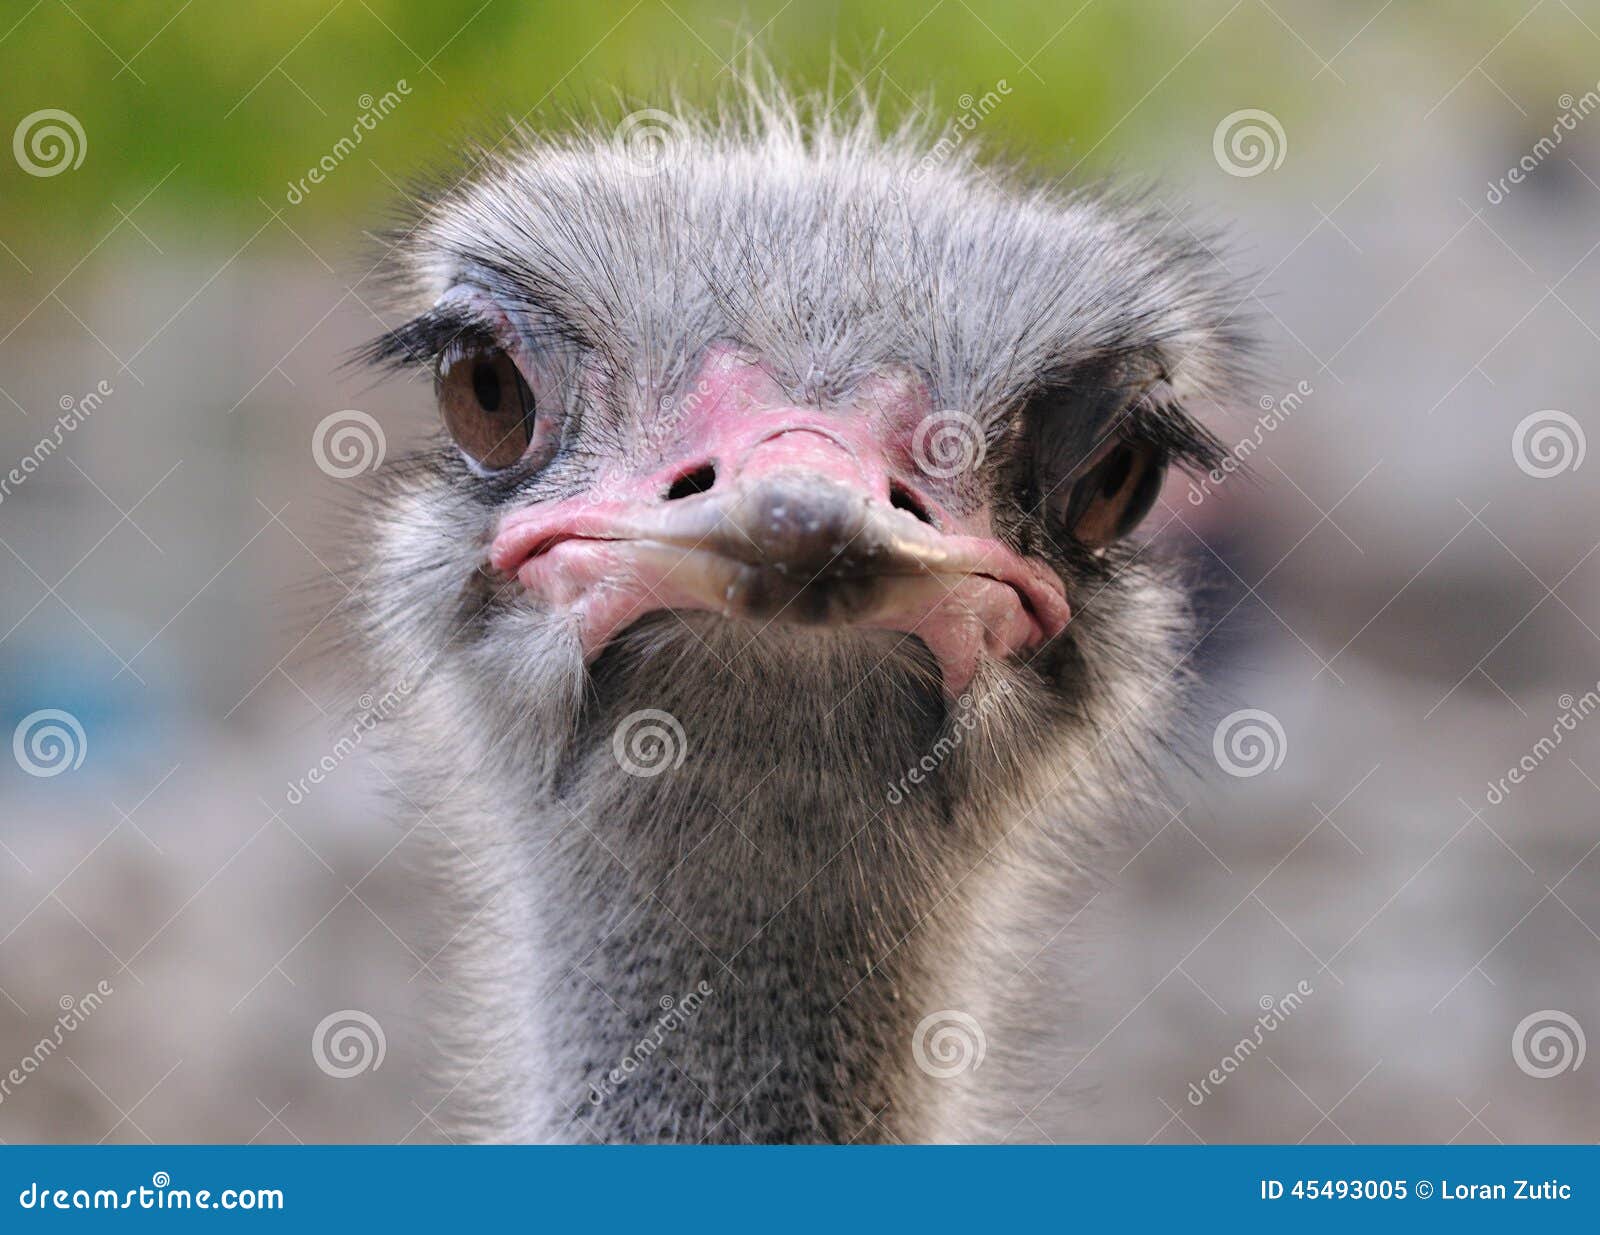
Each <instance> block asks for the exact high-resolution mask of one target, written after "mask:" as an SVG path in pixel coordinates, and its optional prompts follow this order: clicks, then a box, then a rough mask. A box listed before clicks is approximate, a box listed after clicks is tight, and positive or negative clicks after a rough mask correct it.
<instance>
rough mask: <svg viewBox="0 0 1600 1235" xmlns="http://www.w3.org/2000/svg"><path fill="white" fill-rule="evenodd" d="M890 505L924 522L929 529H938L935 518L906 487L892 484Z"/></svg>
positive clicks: (890, 487)
mask: <svg viewBox="0 0 1600 1235" xmlns="http://www.w3.org/2000/svg"><path fill="white" fill-rule="evenodd" d="M889 505H891V506H893V507H894V508H895V509H896V510H903V511H905V512H906V513H907V514H909V515H912V516H913V517H915V518H917V519H920V520H922V522H924V523H926V524H927V525H928V526H929V527H936V526H938V525H937V524H935V523H934V521H933V516H932V515H930V514H929V513H928V510H927V507H925V506H924V505H923V504H922V503H921V502H919V501H917V499H916V497H915V496H914V495H913V494H912V492H911V491H910V490H909V489H907V488H906V487H905V486H904V485H898V484H892V485H890V486H889Z"/></svg>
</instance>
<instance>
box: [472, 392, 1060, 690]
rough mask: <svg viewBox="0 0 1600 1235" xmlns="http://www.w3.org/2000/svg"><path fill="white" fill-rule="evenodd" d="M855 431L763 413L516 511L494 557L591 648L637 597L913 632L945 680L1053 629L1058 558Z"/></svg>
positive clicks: (953, 686)
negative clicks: (926, 483) (630, 480)
mask: <svg viewBox="0 0 1600 1235" xmlns="http://www.w3.org/2000/svg"><path fill="white" fill-rule="evenodd" d="M863 436H864V435H861V434H857V435H856V438H857V440H852V437H851V435H850V434H849V433H848V431H847V430H846V429H843V428H841V427H840V426H839V425H837V424H824V423H819V422H813V421H808V420H805V419H799V418H797V417H785V418H784V419H783V421H782V422H781V423H779V424H778V425H776V426H775V425H774V423H773V417H772V416H771V415H767V416H764V417H762V418H760V419H759V420H758V421H756V422H754V428H753V429H751V430H747V432H746V434H745V435H744V436H743V438H741V437H739V436H738V435H730V437H729V438H728V439H725V440H724V441H722V442H721V443H719V445H720V447H721V448H720V449H718V450H716V451H715V453H714V455H712V456H710V457H707V458H701V459H696V460H693V461H692V462H691V464H690V465H689V466H687V467H679V468H676V469H673V471H672V472H671V473H669V474H662V475H658V476H656V477H654V478H652V479H651V480H650V482H649V483H647V484H644V485H641V486H639V487H638V488H637V489H636V490H635V492H634V494H633V495H632V496H630V497H625V498H622V499H620V500H619V499H611V500H603V499H601V500H596V499H589V498H578V499H572V500H568V501H564V502H558V503H546V504H540V505H535V506H530V507H526V508H524V509H522V510H518V511H514V512H512V513H511V514H510V515H508V516H506V517H505V518H504V519H503V520H502V522H501V524H500V527H499V529H498V532H497V534H496V536H495V538H494V541H493V544H492V545H491V548H490V554H489V559H490V564H491V565H492V566H494V567H495V568H496V569H498V570H500V571H502V572H503V573H505V574H506V575H515V576H516V577H517V578H518V579H519V580H520V581H521V583H522V585H523V587H524V588H525V589H526V590H527V592H528V593H529V594H530V595H531V596H533V597H535V598H537V599H538V600H540V601H542V602H544V603H545V604H546V605H548V606H550V607H551V608H554V609H557V610H561V611H564V612H568V613H570V614H571V615H572V616H573V617H574V618H575V619H576V621H577V625H578V632H579V635H580V638H581V639H582V641H583V645H584V650H585V653H586V654H587V655H589V656H590V657H592V656H594V655H597V654H598V653H599V651H600V650H601V649H603V648H604V646H605V645H606V644H607V643H609V642H610V641H611V639H612V638H614V637H615V635H616V634H617V633H618V632H619V631H621V630H622V629H623V628H624V627H625V626H627V625H629V624H630V623H632V622H633V621H635V620H637V619H638V618H639V617H641V616H643V615H645V614H647V613H651V612H657V611H662V610H701V611H711V612H716V613H720V614H722V615H724V616H726V617H729V618H744V619H748V620H753V621H757V622H761V623H769V622H776V621H781V622H789V623H798V624H803V625H813V626H816V625H822V626H857V627H867V628H872V629H879V630H888V631H899V632H901V633H903V634H906V635H912V636H915V637H916V638H919V639H921V640H922V641H923V642H924V643H925V644H927V646H928V647H929V649H930V650H931V651H932V652H933V654H934V656H935V657H936V658H937V660H938V661H939V664H940V667H941V669H942V671H943V675H944V682H945V686H946V689H947V690H948V691H949V692H950V693H952V694H956V693H959V692H960V691H961V690H962V689H963V688H964V687H965V686H966V684H967V683H968V682H969V681H970V680H971V678H972V675H973V673H974V672H975V671H976V668H977V664H978V661H979V660H980V658H981V657H983V656H985V655H989V656H996V657H1005V656H1010V655H1012V654H1015V653H1018V652H1023V651H1027V650H1030V649H1032V648H1036V647H1038V646H1039V645H1040V644H1042V643H1044V642H1046V641H1047V640H1049V639H1051V638H1053V637H1054V636H1055V635H1057V634H1058V633H1060V631H1061V629H1062V628H1063V627H1064V626H1065V625H1066V622H1067V619H1068V617H1069V610H1068V606H1067V602H1066V598H1065V593H1064V589H1063V587H1062V584H1061V581H1060V579H1059V578H1058V577H1057V576H1056V574H1055V573H1054V572H1053V571H1052V570H1051V569H1050V568H1049V567H1048V566H1046V565H1045V564H1044V563H1043V562H1041V561H1039V560H1037V559H1030V558H1023V557H1021V556H1019V555H1018V554H1017V553H1015V552H1014V551H1012V550H1011V549H1010V548H1008V547H1007V546H1006V545H1004V544H1002V543H1001V542H1000V541H999V540H998V539H996V538H994V537H993V536H992V535H974V534H962V533H961V531H960V530H958V529H957V528H955V527H953V526H952V525H953V524H955V523H956V522H957V521H956V520H954V519H952V518H950V517H949V516H948V515H945V514H943V513H942V512H941V513H940V514H935V513H933V512H935V511H936V510H938V508H937V507H936V506H935V504H934V502H933V501H932V500H931V498H929V497H928V496H926V495H925V494H921V493H916V492H915V491H914V490H913V489H912V487H911V485H910V484H909V482H908V481H904V480H893V479H891V478H890V475H889V471H888V468H887V467H886V466H884V464H883V463H882V461H881V460H880V458H879V455H878V453H877V452H876V451H875V450H873V449H870V448H869V447H870V443H867V442H865V441H862V440H860V438H861V437H863ZM669 475H670V476H671V477H674V478H676V483H674V482H673V480H670V479H668V476H669ZM685 477H689V478H692V479H693V480H694V483H693V484H690V485H686V484H684V483H683V482H684V478H685ZM686 488H688V489H691V490H698V491H696V492H691V493H689V494H688V495H683V490H684V489H686ZM935 519H937V520H938V522H939V523H940V524H941V525H943V527H949V528H950V530H949V531H946V530H942V528H941V527H936V526H935V525H934V521H935Z"/></svg>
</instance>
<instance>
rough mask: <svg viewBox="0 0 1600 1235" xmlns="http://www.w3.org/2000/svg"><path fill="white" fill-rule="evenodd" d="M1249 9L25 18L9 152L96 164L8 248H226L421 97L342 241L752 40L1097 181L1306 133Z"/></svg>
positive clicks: (402, 8)
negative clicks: (1227, 115)
mask: <svg viewBox="0 0 1600 1235" xmlns="http://www.w3.org/2000/svg"><path fill="white" fill-rule="evenodd" d="M1278 2H1279V3H1281V4H1283V5H1284V6H1285V9H1286V11H1287V12H1289V13H1291V14H1293V15H1295V18H1296V21H1297V23H1315V22H1316V20H1317V16H1318V13H1317V11H1318V10H1322V9H1324V8H1325V7H1326V6H1324V5H1323V4H1322V3H1310V2H1308V0H1299V2H1298V3H1296V2H1295V0H1278ZM1257 6H1258V0H1247V3H1246V5H1245V9H1244V10H1243V11H1241V10H1240V9H1239V7H1238V6H1237V5H1235V4H1234V3H1233V2H1232V0H1202V2H1197V3H1179V2H1176V0H1173V2H1162V3H1154V2H1150V3H1129V2H1117V0H1089V2H1088V3H1083V2H1082V0H1065V2H1061V3H1046V2H1042V0H1040V2H1031V0H1009V2H1007V3H1000V4H994V3H984V2H983V0H942V2H940V3H934V4H930V3H929V2H928V0H871V2H870V3H863V2H859V0H821V2H816V0H792V2H791V3H783V2H782V0H744V2H742V3H729V2H727V0H639V2H638V3H634V2H633V0H621V2H612V0H608V2H604V3H555V2H553V0H448V2H445V0H272V2H265V0H251V2H237V3H229V2H226V0H190V2H189V3H184V0H8V4H7V6H6V13H5V15H3V16H0V64H3V66H4V73H3V80H0V104H3V105H4V106H3V111H0V128H3V132H4V133H6V134H9V133H11V132H12V130H13V129H14V127H15V126H16V124H17V123H18V121H19V120H20V119H21V117H23V116H24V115H27V114H29V113H31V112H33V111H36V110H38V109H41V108H62V109H65V110H67V111H69V112H71V113H72V114H73V115H74V116H75V117H77V118H78V120H79V121H80V122H81V123H82V125H83V127H84V130H85V132H86V134H87V137H88V151H87V158H86V161H85V166H84V167H83V168H82V169H80V170H79V171H78V172H76V173H74V174H73V175H71V176H62V177H52V178H34V177H29V176H27V175H24V174H21V173H20V172H19V171H18V169H17V168H16V166H15V163H14V161H12V160H9V159H7V160H4V161H3V165H0V233H3V235H4V238H5V239H6V240H7V242H8V243H9V244H10V245H11V247H12V248H13V249H18V250H21V251H25V252H44V251H57V250H61V249H64V250H66V251H75V252H78V253H81V252H82V250H83V248H84V246H85V240H86V238H87V239H88V241H89V242H91V243H92V240H93V239H94V238H96V237H98V236H99V235H100V234H101V233H103V232H104V231H106V230H108V229H109V228H110V227H111V226H112V225H113V224H115V223H116V222H117V220H118V218H119V215H118V210H119V209H121V210H132V209H133V208H134V207H135V204H136V203H138V202H140V200H141V199H142V198H144V197H145V196H146V194H148V193H150V191H151V190H152V189H153V188H154V187H155V186H157V185H160V189H159V192H158V193H157V194H155V195H153V198H152V201H151V204H150V206H149V207H147V209H151V210H154V211H158V212H164V213H166V214H168V215H171V214H172V213H175V212H176V213H178V214H179V215H180V217H181V219H182V221H183V223H184V225H185V226H186V227H188V228H190V229H191V231H192V233H193V235H194V236H195V238H197V239H198V238H201V237H203V236H204V234H205V233H206V232H207V231H208V230H213V229H214V230H216V231H218V232H219V233H221V235H220V236H219V238H218V239H219V243H228V244H230V245H231V244H235V243H237V238H238V237H237V233H238V230H239V227H240V225H241V223H243V222H244V221H247V220H256V221H259V220H261V219H263V218H265V217H266V216H265V211H264V209H263V206H262V203H263V202H265V203H268V204H269V205H271V206H272V207H274V208H276V207H281V206H283V205H284V204H285V194H286V192H287V189H288V185H289V183H290V182H291V181H294V180H298V179H299V178H300V177H301V176H303V175H304V174H305V173H306V171H307V169H308V168H310V167H311V166H312V165H313V164H315V163H316V162H317V160H318V159H320V158H321V157H322V156H323V155H324V154H325V153H327V152H328V151H329V150H330V149H331V148H332V146H333V143H334V142H336V141H337V140H338V139H339V138H340V137H341V136H344V135H347V134H348V133H349V132H350V130H351V127H352V126H353V125H354V124H355V123H356V122H357V119H358V117H359V116H360V115H361V114H362V110H363V108H362V106H361V102H360V100H361V96H363V95H367V94H371V95H374V96H381V95H382V94H383V93H384V92H385V91H386V90H391V89H394V88H395V84H396V83H397V82H398V81H400V80H401V79H404V80H405V81H406V82H407V83H408V85H409V87H410V90H411V93H410V94H409V95H408V96H407V97H406V98H405V99H404V100H403V101H402V102H401V104H400V106H399V108H398V109H397V110H396V111H395V113H394V114H392V115H391V116H389V117H387V118H386V119H384V120H383V121H381V122H380V123H379V124H378V125H377V127H376V128H375V129H374V130H373V131H372V132H370V133H367V134H364V135H363V136H364V141H363V142H362V144H361V146H360V148H359V150H358V151H357V152H356V153H355V155H354V156H352V157H351V158H350V159H349V160H348V161H347V162H346V163H345V164H343V165H341V167H340V169H339V170H338V172H336V173H334V174H332V175H330V176H329V177H328V179H327V181H326V182H325V183H324V184H322V185H320V186H317V187H316V188H315V189H314V191H312V192H310V193H309V194H307V195H306V198H305V200H304V202H303V203H301V204H300V205H298V206H297V207H296V211H295V214H294V220H295V222H294V226H295V227H296V228H297V229H298V228H301V227H308V228H316V227H317V226H319V225H322V224H325V223H326V222H327V221H328V220H330V219H333V218H338V219H339V220H340V221H341V222H342V223H343V225H345V226H348V221H349V219H350V218H351V217H352V215H354V217H358V218H361V217H366V218H375V217H377V216H378V215H379V214H380V213H381V209H382V205H383V203H384V202H385V201H388V200H393V199H394V198H395V197H396V196H397V195H398V192H399V186H400V185H401V184H402V183H403V182H404V180H405V179H406V178H407V177H408V176H409V175H411V174H412V173H414V172H415V171H417V170H418V169H419V168H425V167H427V166H429V165H438V164H439V163H440V162H441V161H443V160H444V159H445V157H446V153H447V152H448V151H449V150H450V149H451V147H452V144H453V143H454V142H455V141H456V140H457V139H459V138H460V137H461V136H463V135H465V134H470V135H473V136H477V137H480V138H484V139H486V140H488V141H491V142H492V141H494V140H495V139H496V138H497V137H498V136H499V135H500V134H502V133H504V132H505V130H506V127H507V124H508V122H509V120H511V119H512V118H517V119H521V120H524V121H525V122H526V123H528V124H530V125H532V126H534V127H542V126H547V125H552V124H559V123H561V122H562V120H563V118H564V116H565V115H566V114H567V113H569V112H571V111H572V110H579V111H587V110H588V109H589V108H591V107H592V106H593V104H594V102H595V100H596V98H597V97H598V98H599V100H600V101H602V102H615V101H616V100H617V98H618V97H619V96H620V97H622V98H624V99H627V100H629V101H630V102H631V103H632V104H633V105H634V106H648V105H661V104H663V103H666V102H667V101H668V93H669V86H670V87H672V88H677V89H679V90H681V91H682V93H683V94H684V95H685V96H686V97H687V98H688V99H690V100H691V101H695V100H703V99H706V98H708V97H711V96H713V95H714V94H716V93H717V92H718V91H719V90H721V89H725V88H726V85H727V80H728V75H727V73H726V72H725V70H724V66H725V65H726V63H727V62H728V61H729V60H730V59H734V58H736V57H737V56H738V54H739V52H740V49H741V48H743V47H745V46H747V45H748V44H749V43H750V42H751V41H752V39H754V41H755V44H756V46H757V47H759V48H760V49H762V51H763V52H764V54H766V55H768V56H769V57H770V58H771V59H772V60H773V62H774V63H775V65H776V66H777V67H778V68H779V70H780V71H781V72H782V73H783V75H784V76H785V78H786V79H788V80H790V81H792V82H794V83H796V84H797V85H799V86H801V87H821V86H824V85H826V84H827V83H828V81H829V79H830V76H835V77H837V76H838V75H841V74H842V75H843V76H844V77H846V78H848V77H849V76H850V75H851V74H854V73H860V72H865V74H866V76H867V79H868V80H869V81H870V82H871V83H872V84H873V85H874V86H875V88H876V89H877V90H878V91H879V92H880V93H881V96H882V99H883V101H884V105H885V110H886V111H889V112H891V113H892V112H895V111H899V110H901V109H904V108H907V107H913V106H918V105H920V104H921V103H922V102H925V101H929V100H931V102H932V104H933V106H934V107H935V108H936V109H937V110H939V111H941V112H949V113H954V112H956V111H957V110H959V108H958V103H957V100H958V99H959V97H960V96H961V95H962V94H963V93H965V92H972V93H975V94H979V95H981V94H982V93H983V92H984V91H985V90H988V89H991V88H993V86H994V84H995V83H996V81H998V80H999V79H1001V78H1005V79H1007V80H1008V81H1009V83H1010V85H1011V87H1012V91H1013V92H1012V94H1011V95H1010V96H1008V97H1007V99H1006V101H1005V105H1004V106H1005V111H1006V115H1005V124H1004V132H1005V134H1006V139H1007V141H1008V142H1016V143H1018V144H1020V145H1025V146H1026V147H1028V148H1029V149H1030V150H1031V151H1033V152H1034V153H1035V154H1036V155H1039V154H1042V155H1043V156H1044V157H1045V158H1046V159H1047V160H1050V159H1054V160H1055V161H1057V162H1059V163H1061V164H1062V165H1063V166H1070V165H1072V164H1073V163H1076V162H1077V161H1079V160H1080V159H1081V160H1082V161H1083V163H1084V166H1085V167H1086V168H1090V169H1102V168H1104V167H1105V166H1106V165H1107V164H1109V163H1110V162H1111V161H1113V160H1114V159H1116V158H1117V157H1118V156H1120V155H1121V154H1123V153H1124V152H1126V151H1128V150H1130V149H1138V148H1140V147H1141V146H1142V145H1148V144H1151V143H1156V142H1159V141H1160V140H1161V139H1162V135H1163V133H1164V132H1165V131H1167V129H1168V128H1169V127H1170V126H1171V125H1172V124H1173V123H1174V122H1175V121H1176V120H1177V119H1178V118H1181V117H1183V116H1184V115H1185V114H1186V113H1189V112H1192V111H1193V109H1194V108H1195V107H1197V106H1201V105H1204V106H1206V107H1207V108H1212V109H1216V108H1221V109H1223V110H1226V109H1227V108H1232V107H1244V106H1252V105H1261V104H1262V102H1263V100H1270V101H1271V103H1272V106H1273V108H1274V110H1275V111H1276V112H1277V113H1278V114H1279V115H1280V116H1283V117H1284V118H1285V119H1286V120H1287V119H1288V118H1290V117H1292V116H1293V115H1294V114H1295V109H1296V107H1297V106H1299V105H1301V102H1300V101H1301V100H1303V98H1304V96H1305V90H1306V86H1307V83H1308V81H1309V79H1310V78H1311V75H1312V73H1313V72H1314V71H1315V67H1316V65H1315V61H1314V60H1313V59H1312V57H1311V56H1309V55H1307V54H1304V53H1300V52H1297V50H1296V48H1295V44H1294V42H1293V41H1292V39H1290V38H1289V37H1288V35H1287V34H1286V33H1285V29H1284V28H1283V27H1282V24H1281V21H1279V20H1275V17H1273V16H1268V14H1272V13H1274V10H1271V9H1268V8H1267V7H1266V6H1264V5H1261V6H1259V7H1257ZM1373 11H1374V12H1375V13H1376V12H1377V11H1378V10H1377V8H1376V0H1374V8H1373ZM1507 11H1508V10H1507V9H1506V8H1505V7H1504V6H1503V5H1501V4H1492V5H1491V4H1484V5H1470V6H1466V5H1459V4H1452V5H1443V6H1439V5H1433V4H1421V3H1419V2H1417V0H1409V2H1408V0H1400V2H1399V3H1396V4H1395V5H1393V7H1392V8H1391V9H1389V10H1387V11H1386V12H1385V14H1384V19H1385V22H1386V23H1393V22H1395V21H1396V20H1402V21H1414V22H1417V23H1421V24H1423V25H1425V26H1428V27H1433V28H1436V37H1437V39H1438V40H1440V42H1441V43H1443V44H1454V45H1459V46H1463V47H1467V46H1480V47H1481V46H1482V44H1483V33H1484V31H1486V30H1487V31H1490V32H1493V31H1497V30H1501V29H1503V27H1504V26H1505V25H1506V24H1507V17H1506V13H1507ZM1246 18H1249V19H1250V20H1245V19H1246ZM1491 37H1492V33H1491ZM1328 50H1330V51H1331V48H1330V49H1328ZM1241 69H1247V70H1248V73H1247V74H1241ZM1163 75H1166V76H1163ZM1174 75H1176V76H1175V80H1172V81H1168V80H1167V78H1168V77H1173V76H1174ZM1142 96H1147V97H1142ZM363 212H365V213H363ZM225 238H226V239H225Z"/></svg>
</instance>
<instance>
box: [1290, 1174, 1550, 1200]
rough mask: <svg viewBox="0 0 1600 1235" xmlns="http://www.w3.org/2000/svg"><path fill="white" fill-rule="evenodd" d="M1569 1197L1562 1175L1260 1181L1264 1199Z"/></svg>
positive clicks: (1544, 1198)
mask: <svg viewBox="0 0 1600 1235" xmlns="http://www.w3.org/2000/svg"><path fill="white" fill-rule="evenodd" d="M1408 1197H1415V1198H1416V1199H1418V1200H1423V1201H1426V1200H1430V1199H1436V1200H1440V1201H1570V1200H1571V1199H1572V1185H1571V1184H1564V1183H1562V1182H1561V1181H1560V1180H1559V1179H1542V1180H1530V1179H1513V1180H1509V1181H1508V1182H1506V1183H1458V1182H1456V1181H1453V1180H1449V1179H1441V1180H1439V1181H1438V1182H1437V1183H1435V1182H1434V1181H1433V1180H1431V1179H1419V1180H1416V1181H1415V1182H1411V1181H1409V1180H1404V1179H1352V1178H1350V1177H1348V1176H1346V1177H1345V1178H1342V1179H1296V1180H1292V1181H1289V1182H1285V1181H1284V1180H1281V1179H1263V1180H1262V1181H1261V1199H1262V1200H1264V1201H1278V1200H1301V1201H1313V1200H1368V1201H1403V1200H1406V1199H1407V1198H1408Z"/></svg>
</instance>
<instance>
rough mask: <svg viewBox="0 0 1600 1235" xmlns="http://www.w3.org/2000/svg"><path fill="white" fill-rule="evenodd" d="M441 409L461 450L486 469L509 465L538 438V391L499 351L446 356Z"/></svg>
mask: <svg viewBox="0 0 1600 1235" xmlns="http://www.w3.org/2000/svg"><path fill="white" fill-rule="evenodd" d="M438 390H439V409H440V411H441V412H442V413H443V414H444V424H445V428H446V429H448V430H449V431H450V436H451V437H452V438H453V439H455V443H456V445H457V446H459V447H461V449H462V450H463V451H464V452H465V453H466V455H467V457H468V458H470V459H471V460H472V461H473V462H474V463H476V464H478V466H480V467H482V468H483V469H484V470H485V471H490V472H497V471H500V470H501V469H502V468H507V467H510V466H511V465H512V464H514V463H516V462H517V461H518V460H519V459H521V458H522V456H523V455H524V454H525V453H526V452H527V449H528V443H529V442H530V441H531V440H532V439H533V418H534V404H533V392H532V391H531V390H529V389H528V383H527V382H526V381H524V380H523V377H522V373H521V372H520V371H519V370H518V368H517V365H516V362H515V361H514V360H512V359H511V357H510V356H509V355H507V354H506V353H505V352H504V351H502V350H501V349H499V348H495V349H492V350H484V351H469V352H466V353H464V354H462V355H459V356H455V357H447V358H446V359H445V360H444V361H443V362H442V363H441V364H440V366H439V379H438Z"/></svg>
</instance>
